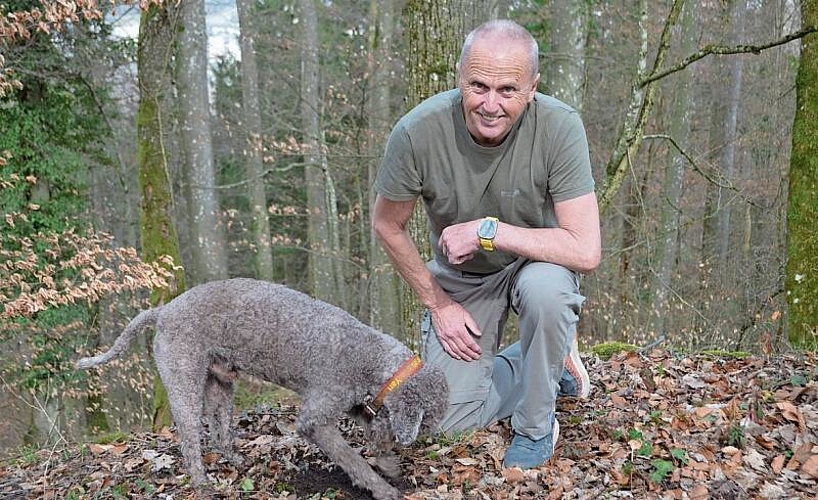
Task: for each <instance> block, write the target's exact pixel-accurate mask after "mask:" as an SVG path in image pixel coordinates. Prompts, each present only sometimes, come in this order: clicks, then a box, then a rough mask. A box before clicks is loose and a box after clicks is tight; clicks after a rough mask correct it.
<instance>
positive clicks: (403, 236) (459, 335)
mask: <svg viewBox="0 0 818 500" xmlns="http://www.w3.org/2000/svg"><path fill="white" fill-rule="evenodd" d="M415 203H417V199H414V200H410V201H391V200H388V199H386V198H384V197H383V196H381V195H378V196H377V198H376V199H375V206H374V208H373V210H372V231H373V233H375V235H376V236H377V237H378V240H379V241H380V242H381V246H382V247H383V249H384V251H385V252H386V255H387V256H388V257H389V259H390V260H391V261H392V265H394V266H395V269H397V270H398V272H399V273H400V275H401V276H402V277H403V279H405V280H406V282H407V283H408V284H409V286H410V287H411V288H412V290H414V292H415V293H416V294H417V295H418V297H419V298H420V301H421V302H422V303H423V304H424V305H425V306H426V307H427V308H429V312H430V313H431V315H432V322H433V323H434V326H435V331H436V333H437V337H438V340H439V341H440V343H441V345H443V348H444V349H446V352H448V353H449V355H450V356H452V357H453V358H455V359H462V360H467V361H469V360H475V359H477V358H479V357H480V347H479V346H478V345H477V343H476V342H475V341H474V339H473V338H472V336H471V335H470V334H469V331H471V332H472V333H474V334H475V335H480V330H479V328H478V326H477V323H476V322H475V321H474V319H473V318H472V317H471V315H470V314H469V313H468V312H467V311H466V310H465V309H464V308H463V307H462V306H460V304H458V303H457V302H455V301H453V300H452V299H451V298H450V297H449V296H448V294H446V292H445V291H444V290H443V289H442V288H441V287H440V285H438V284H437V282H436V281H435V279H434V277H433V276H432V273H430V272H429V270H428V269H427V268H426V264H425V263H424V262H423V259H421V258H420V254H419V253H418V250H417V247H416V246H415V243H414V242H413V241H412V238H411V236H410V235H409V232H408V230H407V227H406V225H407V223H408V222H409V219H410V218H411V217H412V212H413V211H414V208H415Z"/></svg>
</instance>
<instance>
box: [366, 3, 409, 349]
mask: <svg viewBox="0 0 818 500" xmlns="http://www.w3.org/2000/svg"><path fill="white" fill-rule="evenodd" d="M393 9H394V5H393V1H392V0H371V1H370V3H369V23H370V24H369V54H368V55H369V59H368V61H367V74H368V76H369V78H368V80H367V84H366V85H367V93H366V103H365V106H366V112H365V114H366V117H367V120H368V123H367V129H368V130H367V145H366V152H367V153H368V156H369V157H370V158H372V160H370V161H369V163H368V168H367V179H368V182H367V185H368V186H373V185H374V184H375V177H376V175H377V169H378V163H379V162H378V161H377V160H376V159H378V158H380V157H381V156H382V155H383V145H384V141H385V140H386V136H387V134H388V133H389V128H390V127H389V125H390V120H391V119H392V116H391V113H390V106H389V104H390V98H391V92H390V85H389V72H390V70H391V69H392V68H391V65H390V62H389V61H390V60H391V58H390V55H391V52H392V33H393V30H394V26H393V25H394V11H393ZM367 192H368V194H369V198H368V200H367V201H368V206H369V207H370V209H371V207H372V206H373V205H374V204H375V194H376V193H375V190H374V189H369V190H368V191H367ZM370 213H371V212H370ZM366 220H369V219H368V218H366ZM368 234H369V276H370V284H369V299H370V300H369V323H370V324H371V325H372V326H373V327H374V328H378V329H381V330H383V331H384V332H388V333H391V334H394V335H401V333H402V331H401V329H400V304H399V301H398V297H399V290H400V288H399V287H400V281H399V279H398V275H397V273H396V272H395V269H394V268H393V267H392V264H391V263H390V262H389V259H388V258H387V257H386V254H385V253H384V251H383V249H382V248H381V246H380V244H378V241H377V238H374V237H373V236H372V233H371V231H369V232H368ZM401 340H404V341H409V340H410V339H405V338H402V339H401Z"/></svg>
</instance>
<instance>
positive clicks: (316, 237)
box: [299, 0, 341, 305]
mask: <svg viewBox="0 0 818 500" xmlns="http://www.w3.org/2000/svg"><path fill="white" fill-rule="evenodd" d="M299 8H300V12H301V37H302V39H301V123H302V128H303V131H302V133H303V139H302V141H301V142H302V144H303V148H304V179H305V181H306V186H307V211H308V221H309V222H308V229H307V238H308V242H307V244H308V245H309V248H310V253H309V256H308V261H309V282H310V288H311V291H312V293H313V295H314V296H315V297H316V298H319V299H321V300H325V301H328V302H332V303H334V304H336V305H341V304H339V301H338V297H337V293H336V292H337V290H336V289H335V279H336V276H335V270H334V266H333V255H332V248H333V235H332V234H331V230H330V224H329V222H330V221H329V215H328V214H329V207H328V205H327V183H326V180H327V174H326V173H325V170H324V169H325V167H326V165H325V163H324V160H323V159H322V156H323V154H324V153H323V151H322V147H321V128H320V127H321V126H320V116H321V115H320V106H321V103H320V96H319V73H318V72H319V60H318V13H317V12H316V9H315V3H314V0H299ZM335 236H337V235H335Z"/></svg>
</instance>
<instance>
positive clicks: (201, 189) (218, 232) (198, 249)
mask: <svg viewBox="0 0 818 500" xmlns="http://www.w3.org/2000/svg"><path fill="white" fill-rule="evenodd" d="M179 20H180V25H181V26H180V29H179V32H178V40H179V43H178V46H177V63H176V64H177V72H176V74H177V78H176V82H177V88H178V96H177V99H178V105H179V124H180V132H181V137H180V148H181V151H182V159H183V162H182V165H183V166H182V168H183V169H184V172H185V173H186V175H185V187H186V189H185V194H186V196H185V198H186V200H187V203H188V214H189V217H190V228H191V238H190V243H191V245H192V248H191V251H192V261H191V269H190V276H191V277H192V279H193V282H194V283H196V284H198V283H205V282H207V281H212V280H217V279H224V278H226V277H227V253H226V248H225V240H224V232H223V228H222V225H221V223H220V220H219V199H218V195H217V191H216V189H215V186H216V175H215V168H214V164H213V163H214V162H213V141H212V138H211V136H210V100H209V93H208V81H207V67H208V65H207V34H206V31H205V6H204V0H182V1H181V2H180V3H179Z"/></svg>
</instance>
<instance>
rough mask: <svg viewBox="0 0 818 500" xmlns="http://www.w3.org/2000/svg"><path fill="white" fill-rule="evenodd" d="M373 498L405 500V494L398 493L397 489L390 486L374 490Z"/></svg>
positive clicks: (377, 499)
mask: <svg viewBox="0 0 818 500" xmlns="http://www.w3.org/2000/svg"><path fill="white" fill-rule="evenodd" d="M372 496H373V497H374V498H375V500H403V493H401V492H400V491H398V489H397V488H393V487H392V486H388V485H384V486H382V487H380V488H374V489H373V490H372Z"/></svg>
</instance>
